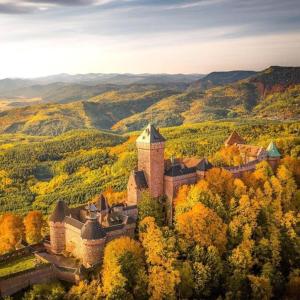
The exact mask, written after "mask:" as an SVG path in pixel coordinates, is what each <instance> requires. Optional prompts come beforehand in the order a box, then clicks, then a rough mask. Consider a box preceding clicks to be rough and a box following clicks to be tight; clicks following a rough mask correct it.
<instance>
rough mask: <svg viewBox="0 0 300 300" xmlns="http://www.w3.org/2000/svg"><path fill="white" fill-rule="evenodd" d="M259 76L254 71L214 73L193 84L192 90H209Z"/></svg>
mask: <svg viewBox="0 0 300 300" xmlns="http://www.w3.org/2000/svg"><path fill="white" fill-rule="evenodd" d="M255 74H257V72H254V71H228V72H212V73H210V74H208V75H206V76H204V77H203V78H201V79H199V80H197V81H195V82H193V83H192V84H191V87H190V88H191V89H198V90H201V91H204V90H207V89H209V88H212V87H215V86H218V85H225V84H229V83H233V82H236V81H239V80H242V79H245V78H249V77H250V76H253V75H255Z"/></svg>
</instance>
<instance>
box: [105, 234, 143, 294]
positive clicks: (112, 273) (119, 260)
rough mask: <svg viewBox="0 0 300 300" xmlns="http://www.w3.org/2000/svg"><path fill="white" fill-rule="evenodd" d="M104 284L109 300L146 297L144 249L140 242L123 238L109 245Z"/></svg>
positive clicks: (106, 248)
mask: <svg viewBox="0 0 300 300" xmlns="http://www.w3.org/2000/svg"><path fill="white" fill-rule="evenodd" d="M102 282H103V291H104V293H105V294H106V295H107V297H108V299H118V297H119V298H122V297H126V298H127V299H130V298H132V299H144V298H145V297H146V286H147V277H146V273H145V263H144V254H143V249H142V247H141V245H140V244H139V242H137V241H135V240H132V239H131V238H129V237H121V238H118V239H115V240H113V241H111V242H109V243H108V244H107V246H106V247H105V250H104V258H103V272H102Z"/></svg>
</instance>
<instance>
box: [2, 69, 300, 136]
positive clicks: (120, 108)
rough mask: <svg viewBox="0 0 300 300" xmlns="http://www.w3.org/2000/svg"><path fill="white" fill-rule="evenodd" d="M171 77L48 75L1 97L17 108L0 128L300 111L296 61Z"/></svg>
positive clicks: (133, 126) (114, 126) (104, 125)
mask: <svg viewBox="0 0 300 300" xmlns="http://www.w3.org/2000/svg"><path fill="white" fill-rule="evenodd" d="M90 76H91V75H90ZM128 76H129V75H128ZM161 76H163V75H161ZM172 76H175V75H172ZM172 76H171V75H170V76H169V77H168V76H163V77H164V80H162V79H161V78H160V79H159V76H158V75H157V76H152V77H147V76H146V77H144V79H145V78H146V79H147V80H148V83H143V80H140V81H139V83H131V84H128V85H117V84H113V83H111V82H110V83H106V84H97V85H92V84H91V82H90V85H87V84H86V82H85V84H82V83H78V82H77V83H74V82H72V83H70V82H56V83H48V81H47V84H39V85H33V86H30V85H29V86H25V87H19V88H18V89H16V90H10V91H9V92H6V93H7V95H8V96H10V97H17V96H16V95H19V96H20V95H21V94H22V95H23V96H22V97H23V98H22V99H19V100H18V101H17V100H16V99H15V98H9V99H10V100H7V99H6V101H10V102H9V104H6V105H7V106H8V107H6V108H5V109H7V108H9V107H11V106H15V107H18V108H14V109H8V110H4V111H2V112H1V113H0V133H25V134H30V135H58V134H60V133H63V132H65V131H68V130H72V129H80V128H97V129H105V130H115V131H118V132H126V131H128V130H139V129H141V128H142V127H144V126H145V125H146V124H147V123H148V122H149V121H150V120H152V122H153V123H154V124H156V125H158V126H160V127H166V126H173V125H180V124H185V123H195V122H200V121H206V120H220V119H232V118H268V119H280V120H283V119H298V118H299V116H300V68H299V67H276V66H275V67H270V68H268V69H266V70H263V71H261V72H252V71H231V72H213V73H211V74H208V75H207V76H205V77H203V78H201V79H198V80H195V81H193V82H190V83H187V78H189V79H188V80H192V78H194V77H195V76H196V75H191V76H190V77H188V76H187V75H186V76H185V75H182V76H181V75H177V76H175V77H172ZM61 77H63V78H64V76H62V75H61ZM67 78H69V77H68V76H67ZM89 78H90V77H89ZM168 78H169V79H168ZM170 78H172V80H171V79H170ZM57 79H59V77H57ZM194 79H195V78H194ZM49 80H50V79H49ZM78 80H79V79H78ZM159 80H160V81H161V82H155V81H159ZM65 81H66V79H65ZM171 81H172V82H171ZM150 82H151V83H150ZM2 84H3V82H2ZM26 84H28V82H27V83H26ZM18 85H19V86H20V82H19V81H18ZM10 86H11V84H10ZM0 90H1V81H0ZM8 96H7V97H8ZM22 101H23V102H22ZM23 106H25V107H23Z"/></svg>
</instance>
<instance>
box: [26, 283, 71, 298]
mask: <svg viewBox="0 0 300 300" xmlns="http://www.w3.org/2000/svg"><path fill="white" fill-rule="evenodd" d="M64 295H65V290H64V288H63V286H62V285H61V284H60V283H59V282H53V283H47V284H35V285H33V287H32V289H31V290H29V291H28V292H26V293H25V295H24V297H23V300H63V299H64Z"/></svg>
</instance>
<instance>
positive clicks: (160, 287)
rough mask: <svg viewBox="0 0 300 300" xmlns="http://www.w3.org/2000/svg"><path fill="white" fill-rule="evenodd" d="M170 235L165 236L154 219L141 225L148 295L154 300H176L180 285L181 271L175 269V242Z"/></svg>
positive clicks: (146, 219) (167, 233) (167, 232)
mask: <svg viewBox="0 0 300 300" xmlns="http://www.w3.org/2000/svg"><path fill="white" fill-rule="evenodd" d="M169 233H170V232H169V231H168V230H167V231H166V233H165V235H164V232H163V231H162V230H161V229H160V228H159V227H158V225H157V224H156V223H155V219H154V218H153V217H146V218H144V219H143V220H142V221H141V222H140V224H139V237H140V241H141V243H142V245H143V247H144V249H145V254H146V261H147V266H148V276H149V284H148V293H149V295H150V299H153V300H159V299H175V298H176V287H177V286H178V284H179V283H180V275H179V271H178V270H177V269H176V268H175V264H176V257H177V252H176V251H175V240H174V238H173V237H172V236H171V235H170V234H169Z"/></svg>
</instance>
